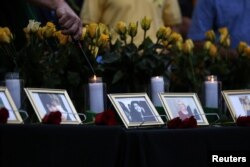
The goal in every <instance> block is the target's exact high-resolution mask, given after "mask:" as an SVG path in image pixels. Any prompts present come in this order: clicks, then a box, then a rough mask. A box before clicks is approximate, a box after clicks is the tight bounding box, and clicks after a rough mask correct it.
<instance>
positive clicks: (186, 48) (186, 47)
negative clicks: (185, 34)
mask: <svg viewBox="0 0 250 167" xmlns="http://www.w3.org/2000/svg"><path fill="white" fill-rule="evenodd" d="M193 48H194V43H193V41H192V40H191V39H187V40H186V41H185V42H184V44H183V46H182V50H183V52H184V53H187V54H190V53H192V52H193Z"/></svg>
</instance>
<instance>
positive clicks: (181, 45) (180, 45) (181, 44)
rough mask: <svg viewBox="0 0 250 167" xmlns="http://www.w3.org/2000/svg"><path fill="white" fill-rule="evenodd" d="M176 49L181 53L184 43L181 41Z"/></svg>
mask: <svg viewBox="0 0 250 167" xmlns="http://www.w3.org/2000/svg"><path fill="white" fill-rule="evenodd" d="M176 47H177V49H178V50H179V51H182V47H183V43H182V42H181V41H177V42H176Z"/></svg>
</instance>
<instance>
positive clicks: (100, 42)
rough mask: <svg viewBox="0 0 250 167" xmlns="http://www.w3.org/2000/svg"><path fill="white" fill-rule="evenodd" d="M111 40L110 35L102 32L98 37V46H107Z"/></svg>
mask: <svg viewBox="0 0 250 167" xmlns="http://www.w3.org/2000/svg"><path fill="white" fill-rule="evenodd" d="M108 42H109V36H108V35H106V34H101V36H100V37H99V39H98V46H106V45H107V44H108Z"/></svg>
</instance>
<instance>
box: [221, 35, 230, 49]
mask: <svg viewBox="0 0 250 167" xmlns="http://www.w3.org/2000/svg"><path fill="white" fill-rule="evenodd" d="M220 44H221V45H222V46H224V47H229V46H230V44H231V40H230V37H229V35H228V34H221V35H220Z"/></svg>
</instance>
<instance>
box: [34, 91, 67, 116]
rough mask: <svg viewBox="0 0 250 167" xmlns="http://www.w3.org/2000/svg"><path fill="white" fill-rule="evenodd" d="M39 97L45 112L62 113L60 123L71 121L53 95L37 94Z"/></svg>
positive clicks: (58, 100)
mask: <svg viewBox="0 0 250 167" xmlns="http://www.w3.org/2000/svg"><path fill="white" fill-rule="evenodd" d="M39 97H40V99H41V101H42V103H43V105H44V107H45V109H46V112H47V113H48V112H52V111H60V112H61V113H62V121H66V120H71V118H70V116H69V113H68V111H67V110H66V108H65V106H64V105H63V103H62V101H61V100H60V97H59V96H57V95H55V94H45V93H41V94H39Z"/></svg>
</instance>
